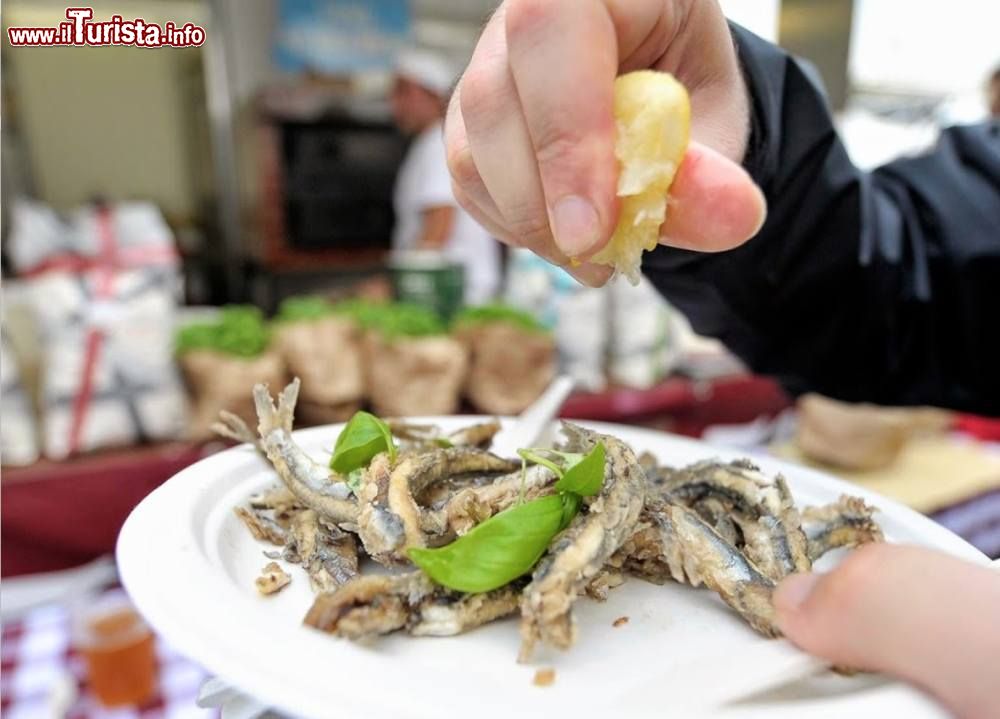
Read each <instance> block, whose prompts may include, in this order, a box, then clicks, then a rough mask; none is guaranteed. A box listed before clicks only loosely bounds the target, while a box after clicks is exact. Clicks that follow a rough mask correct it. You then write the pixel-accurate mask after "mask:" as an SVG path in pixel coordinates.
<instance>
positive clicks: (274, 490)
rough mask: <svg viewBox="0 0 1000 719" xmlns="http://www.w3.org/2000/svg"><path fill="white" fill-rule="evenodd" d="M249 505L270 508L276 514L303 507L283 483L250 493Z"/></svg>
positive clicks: (257, 507) (287, 512) (285, 513)
mask: <svg viewBox="0 0 1000 719" xmlns="http://www.w3.org/2000/svg"><path fill="white" fill-rule="evenodd" d="M250 506H251V507H253V508H254V509H272V510H274V512H275V514H276V515H287V514H289V513H291V512H293V511H295V510H296V509H303V507H302V505H301V504H299V500H298V498H297V497H296V496H295V495H294V494H292V492H291V490H290V489H288V487H286V486H285V485H283V484H278V485H275V486H273V487H270V488H268V489H265V490H264V491H263V492H257V493H256V494H251V495H250Z"/></svg>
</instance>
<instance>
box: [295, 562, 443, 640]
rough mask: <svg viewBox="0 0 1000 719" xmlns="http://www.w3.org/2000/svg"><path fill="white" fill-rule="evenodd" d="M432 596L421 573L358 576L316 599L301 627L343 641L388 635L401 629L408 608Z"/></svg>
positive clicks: (408, 615) (429, 584)
mask: <svg viewBox="0 0 1000 719" xmlns="http://www.w3.org/2000/svg"><path fill="white" fill-rule="evenodd" d="M433 593H434V584H433V583H432V582H431V581H430V580H429V579H428V578H427V577H426V576H424V574H423V572H411V573H409V574H396V575H392V574H371V575H368V576H364V575H362V576H359V577H355V578H354V579H352V580H351V581H349V582H348V583H347V584H345V585H343V586H342V587H340V588H339V589H337V591H335V592H327V593H324V594H320V595H318V596H317V597H316V598H315V600H313V604H312V606H311V607H310V608H309V612H308V613H307V614H306V618H305V623H306V624H307V625H309V626H311V627H316V628H317V629H321V630H323V631H324V632H330V633H331V634H336V635H338V636H341V637H346V638H347V639H365V638H368V637H375V636H379V635H382V634H389V633H390V632H394V631H396V630H397V629H402V628H403V627H405V626H406V623H407V621H409V618H410V611H411V608H412V607H413V606H415V605H417V604H419V603H420V602H421V601H423V600H424V598H426V597H428V596H430V595H431V594H433Z"/></svg>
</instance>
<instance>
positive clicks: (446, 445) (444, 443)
mask: <svg viewBox="0 0 1000 719" xmlns="http://www.w3.org/2000/svg"><path fill="white" fill-rule="evenodd" d="M433 442H434V444H436V445H437V446H438V447H441V448H442V449H451V448H452V447H454V446H455V443H454V442H452V441H451V440H450V439H448V438H447V437H435V438H434V440H433Z"/></svg>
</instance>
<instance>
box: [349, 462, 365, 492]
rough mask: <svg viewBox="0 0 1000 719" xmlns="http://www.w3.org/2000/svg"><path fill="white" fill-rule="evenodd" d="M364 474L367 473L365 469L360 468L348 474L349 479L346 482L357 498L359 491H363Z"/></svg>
mask: <svg viewBox="0 0 1000 719" xmlns="http://www.w3.org/2000/svg"><path fill="white" fill-rule="evenodd" d="M364 473H365V469H364V467H358V468H357V469H352V470H351V471H350V472H349V473H348V474H347V479H345V480H344V482H345V483H346V484H347V486H348V488H349V489H350V490H351V492H353V493H354V495H355V496H357V494H358V490H360V489H361V477H362V475H363V474H364Z"/></svg>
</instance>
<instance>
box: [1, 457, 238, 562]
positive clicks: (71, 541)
mask: <svg viewBox="0 0 1000 719" xmlns="http://www.w3.org/2000/svg"><path fill="white" fill-rule="evenodd" d="M221 446H222V445H219V444H213V445H204V446H203V445H192V444H183V443H175V444H166V445H157V446H151V447H140V448H134V449H128V450H119V451H113V452H101V453H98V454H94V455H88V456H86V457H81V458H78V459H74V460H71V461H68V462H49V461H44V460H43V461H41V462H37V463H36V464H34V465H31V466H30V467H16V468H15V467H5V468H4V469H3V472H2V479H0V481H2V484H0V488H2V489H0V492H2V499H0V570H2V574H3V576H5V577H8V576H13V575H18V574H30V573H34V572H47V571H53V570H56V569H66V568H68V567H74V566H77V565H79V564H83V563H84V562H87V561H90V560H91V559H94V558H96V557H99V556H101V555H102V554H107V553H109V552H113V551H114V547H115V541H116V540H117V539H118V531H119V530H120V529H121V527H122V524H124V522H125V518H126V517H128V515H129V512H131V511H132V509H133V508H134V507H135V506H136V505H137V504H138V503H139V502H140V501H141V500H142V499H143V497H145V496H146V495H147V494H149V493H150V492H152V491H153V490H154V489H156V488H157V487H159V486H160V485H161V484H163V483H164V482H165V481H166V480H167V479H169V478H170V477H171V476H173V475H174V474H176V473H177V472H179V471H180V470H182V469H183V468H184V467H187V466H188V465H190V464H192V463H194V462H197V461H198V460H199V459H201V458H202V457H204V456H206V455H207V454H209V453H211V451H213V450H214V449H217V448H218V447H221Z"/></svg>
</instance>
